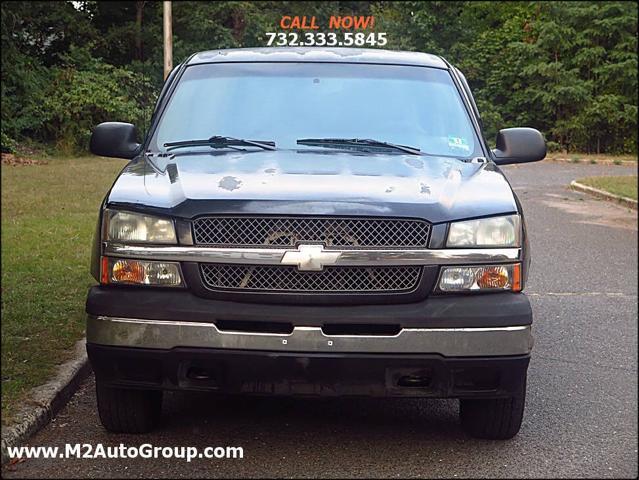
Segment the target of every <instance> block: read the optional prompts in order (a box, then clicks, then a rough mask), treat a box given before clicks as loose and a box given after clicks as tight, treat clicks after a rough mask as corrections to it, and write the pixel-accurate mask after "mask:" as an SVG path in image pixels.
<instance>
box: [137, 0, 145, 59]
mask: <svg viewBox="0 0 639 480" xmlns="http://www.w3.org/2000/svg"><path fill="white" fill-rule="evenodd" d="M145 3H146V1H143V2H135V58H136V59H137V60H140V61H142V60H143V51H142V12H143V10H144V4H145Z"/></svg>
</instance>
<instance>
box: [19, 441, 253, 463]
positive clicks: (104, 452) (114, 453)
mask: <svg viewBox="0 0 639 480" xmlns="http://www.w3.org/2000/svg"><path fill="white" fill-rule="evenodd" d="M7 450H8V454H9V458H11V459H20V458H22V459H31V458H60V459H67V458H86V459H97V458H113V459H128V458H154V459H155V458H168V459H171V458H174V459H178V460H186V461H187V462H191V461H192V460H195V459H199V458H204V459H217V460H226V459H232V460H233V459H242V458H244V448H242V447H204V448H197V447H184V446H179V447H175V446H173V447H157V446H153V445H151V444H149V443H144V444H142V445H139V446H127V445H124V444H123V443H120V444H119V445H106V446H105V445H103V444H102V443H98V444H95V445H92V444H89V443H67V444H65V445H64V448H61V447H45V446H38V447H28V446H22V447H8V449H7Z"/></svg>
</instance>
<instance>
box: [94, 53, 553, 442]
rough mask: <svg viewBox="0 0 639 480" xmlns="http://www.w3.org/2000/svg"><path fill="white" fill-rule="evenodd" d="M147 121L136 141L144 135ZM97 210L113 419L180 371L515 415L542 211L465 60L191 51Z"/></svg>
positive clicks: (511, 425)
mask: <svg viewBox="0 0 639 480" xmlns="http://www.w3.org/2000/svg"><path fill="white" fill-rule="evenodd" d="M140 140H141V142H142V143H139V141H140ZM90 146H91V151H92V152H93V153H94V154H96V155H101V156H106V157H120V158H125V159H129V160H130V161H129V163H128V164H127V165H126V166H125V167H124V169H123V170H122V172H121V173H120V174H119V176H118V178H117V179H116V180H115V182H114V184H113V185H112V187H111V189H110V190H109V192H108V193H107V195H106V197H105V199H104V201H103V203H102V205H101V208H100V212H99V218H98V222H97V228H96V232H95V241H94V246H93V254H92V274H93V276H94V277H95V279H96V280H97V282H99V284H98V285H96V286H94V287H92V288H91V289H90V291H89V293H88V298H87V303H86V311H87V314H88V315H87V326H86V333H87V351H88V355H89V359H90V362H91V365H92V367H93V370H94V372H95V378H96V388H97V408H98V412H99V415H100V419H101V422H102V424H103V425H104V427H105V428H106V429H107V430H109V431H112V432H126V433H142V432H147V431H149V430H151V429H153V428H154V427H155V426H156V425H157V424H158V422H159V421H160V420H161V410H162V395H163V391H166V390H207V391H216V392H222V393H225V394H259V395H301V396H318V395H320V396H346V395H358V396H393V397H421V398H424V399H427V398H458V399H459V400H460V402H459V404H460V418H461V425H462V427H463V429H464V430H465V431H466V432H467V433H468V434H470V435H472V436H475V437H479V438H489V439H507V438H511V437H513V436H514V435H515V434H516V433H517V432H518V431H519V429H520V426H521V422H522V417H523V413H524V403H525V395H526V375H527V369H528V363H529V360H530V354H531V350H532V345H533V338H532V332H531V329H532V311H531V307H530V304H529V301H528V299H527V298H526V296H525V295H524V293H522V291H523V290H524V287H525V284H526V277H527V275H528V270H529V264H530V250H529V241H528V237H527V234H526V224H525V221H524V216H523V212H522V208H521V204H520V202H519V200H518V199H517V196H516V195H515V193H514V192H513V191H512V189H511V187H510V185H509V183H508V181H507V179H506V178H505V176H504V174H503V173H502V171H501V170H500V168H499V166H500V165H505V164H512V163H521V162H533V161H537V160H541V159H543V158H544V156H545V154H546V145H545V142H544V139H543V137H542V135H541V134H540V133H539V132H538V131H537V130H534V129H532V128H507V129H504V130H501V131H499V133H498V134H497V138H496V148H494V149H492V150H491V149H490V148H489V145H488V143H487V142H486V140H485V138H484V135H483V133H482V121H481V117H480V114H479V111H478V109H477V106H476V103H475V100H474V99H473V95H472V93H471V90H470V88H469V86H468V83H467V81H466V79H465V78H464V75H463V74H462V73H461V72H460V71H459V70H458V69H457V68H456V67H454V66H452V65H451V64H449V63H448V62H447V61H446V60H444V59H443V58H441V57H438V56H435V55H429V54H426V53H416V52H394V51H384V50H368V49H342V48H330V49H329V48H256V49H231V50H215V51H208V52H201V53H196V54H194V55H192V56H191V57H189V58H188V59H187V60H186V61H184V62H183V63H181V64H180V65H179V66H177V67H176V68H175V69H174V70H173V71H172V72H171V74H170V75H169V76H168V78H167V79H166V81H165V83H164V86H163V88H162V91H161V92H160V94H159V98H158V100H157V104H156V105H155V109H154V113H153V116H152V118H151V122H150V127H149V128H148V132H147V133H146V135H145V136H144V139H138V132H137V130H136V127H135V126H134V125H132V124H129V123H120V122H107V123H102V124H100V125H98V126H97V127H96V128H95V129H94V131H93V133H92V137H91V144H90Z"/></svg>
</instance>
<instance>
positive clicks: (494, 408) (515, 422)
mask: <svg viewBox="0 0 639 480" xmlns="http://www.w3.org/2000/svg"><path fill="white" fill-rule="evenodd" d="M525 402H526V379H525V378H524V380H523V382H522V386H521V389H520V391H519V392H517V393H516V394H515V395H513V396H512V397H507V398H496V399H486V400H484V399H481V400H477V399H462V400H460V402H459V413H460V416H461V424H462V428H463V429H464V430H465V431H466V432H467V433H468V434H470V435H472V436H473V437H477V438H487V439H492V440H507V439H509V438H513V437H514V436H515V435H517V432H519V428H520V427H521V421H522V419H523V417H524V404H525Z"/></svg>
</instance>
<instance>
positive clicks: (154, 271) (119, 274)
mask: <svg viewBox="0 0 639 480" xmlns="http://www.w3.org/2000/svg"><path fill="white" fill-rule="evenodd" d="M100 278H101V283H102V284H111V283H112V284H127V285H151V286H152V285H155V286H163V287H178V286H181V285H182V276H181V275H180V265H179V264H178V263H175V262H150V261H146V260H132V259H126V258H109V257H102V272H101V275H100Z"/></svg>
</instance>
